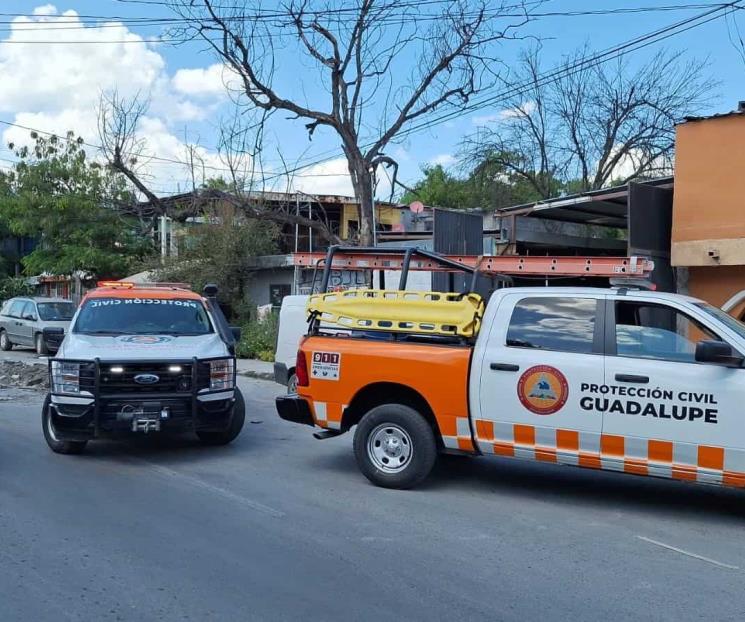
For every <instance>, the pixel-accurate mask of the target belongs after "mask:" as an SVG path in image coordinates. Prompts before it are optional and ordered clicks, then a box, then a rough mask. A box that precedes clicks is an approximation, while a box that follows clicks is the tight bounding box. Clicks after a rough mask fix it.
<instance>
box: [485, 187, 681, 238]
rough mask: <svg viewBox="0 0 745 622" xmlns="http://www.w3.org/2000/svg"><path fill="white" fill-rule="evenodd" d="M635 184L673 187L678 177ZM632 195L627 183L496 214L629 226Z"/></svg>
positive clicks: (520, 206) (500, 210)
mask: <svg viewBox="0 0 745 622" xmlns="http://www.w3.org/2000/svg"><path fill="white" fill-rule="evenodd" d="M634 183H640V184H645V185H650V186H657V187H663V188H669V187H672V186H673V183H674V178H673V177H672V176H670V177H658V178H657V179H650V180H648V181H643V182H642V181H640V182H634ZM628 195H629V184H624V185H623V186H612V187H610V188H602V189H600V190H588V191H587V192H580V193H578V194H573V195H569V196H563V197H557V198H555V199H547V200H545V201H540V202H538V203H526V204H523V205H514V206H512V207H505V208H501V209H497V210H493V214H494V215H495V216H510V215H519V216H533V215H536V216H537V215H538V214H539V213H540V217H541V218H544V219H548V220H560V221H564V222H574V223H579V224H588V225H605V226H610V227H625V226H626V221H627V217H628Z"/></svg>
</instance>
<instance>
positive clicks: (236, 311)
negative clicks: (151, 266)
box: [156, 204, 279, 322]
mask: <svg viewBox="0 0 745 622" xmlns="http://www.w3.org/2000/svg"><path fill="white" fill-rule="evenodd" d="M199 220H200V221H202V222H200V223H193V224H191V225H188V226H189V229H188V230H187V233H186V235H185V236H184V239H183V243H182V244H181V246H182V249H181V250H180V251H179V256H178V258H176V259H174V260H171V261H170V262H169V263H168V264H167V265H165V266H162V267H161V268H159V269H158V270H156V278H157V280H159V281H169V282H179V283H189V284H190V285H191V286H192V288H193V289H195V290H196V291H201V289H202V288H203V287H204V285H205V284H207V283H215V284H216V285H217V286H218V288H219V294H218V297H219V299H220V303H221V304H222V305H223V306H224V308H225V311H226V313H227V314H228V316H229V317H230V318H231V319H233V320H236V321H239V322H245V321H247V320H248V319H249V316H250V315H251V313H250V306H249V301H248V300H247V297H246V287H247V285H248V283H249V281H250V279H251V275H252V267H251V266H252V263H251V260H252V258H253V257H255V256H257V255H271V254H273V253H276V252H277V251H278V247H277V242H276V240H277V238H278V235H279V228H278V227H277V225H275V224H274V223H271V222H267V221H261V220H254V219H247V218H245V217H243V216H241V215H240V214H239V213H238V212H236V209H235V208H234V207H233V206H231V205H227V204H218V205H216V206H215V207H214V208H213V209H211V210H210V211H209V212H205V214H204V215H203V216H202V217H201V218H200V219H199Z"/></svg>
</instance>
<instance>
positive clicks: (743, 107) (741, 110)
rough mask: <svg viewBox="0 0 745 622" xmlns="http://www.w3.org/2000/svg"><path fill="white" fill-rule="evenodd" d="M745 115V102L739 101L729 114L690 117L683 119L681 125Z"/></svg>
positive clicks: (720, 113)
mask: <svg viewBox="0 0 745 622" xmlns="http://www.w3.org/2000/svg"><path fill="white" fill-rule="evenodd" d="M743 114H745V101H741V102H739V103H738V105H737V110H730V111H729V112H718V113H716V114H710V115H708V116H690V117H683V123H688V122H692V121H708V120H709V119H722V118H724V117H735V116H740V115H743Z"/></svg>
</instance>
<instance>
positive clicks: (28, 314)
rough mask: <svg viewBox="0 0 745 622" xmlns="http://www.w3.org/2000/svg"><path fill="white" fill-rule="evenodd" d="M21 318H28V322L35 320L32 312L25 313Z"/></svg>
mask: <svg viewBox="0 0 745 622" xmlns="http://www.w3.org/2000/svg"><path fill="white" fill-rule="evenodd" d="M23 319H24V320H29V321H30V322H35V321H36V316H35V315H34V314H33V313H25V314H24V315H23Z"/></svg>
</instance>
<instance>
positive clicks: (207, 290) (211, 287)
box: [202, 283, 217, 298]
mask: <svg viewBox="0 0 745 622" xmlns="http://www.w3.org/2000/svg"><path fill="white" fill-rule="evenodd" d="M202 293H203V294H204V297H205V298H217V285H215V284H214V283H207V285H205V286H204V288H203V289H202Z"/></svg>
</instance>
